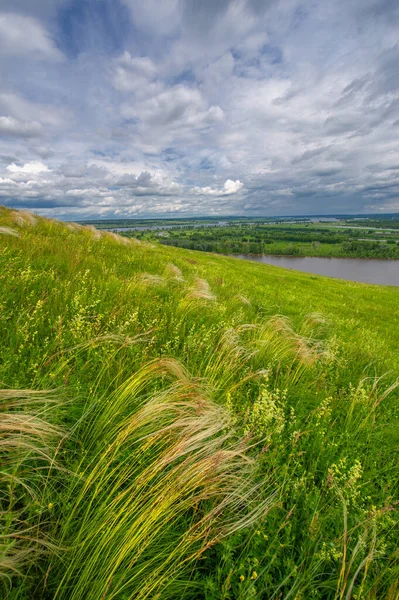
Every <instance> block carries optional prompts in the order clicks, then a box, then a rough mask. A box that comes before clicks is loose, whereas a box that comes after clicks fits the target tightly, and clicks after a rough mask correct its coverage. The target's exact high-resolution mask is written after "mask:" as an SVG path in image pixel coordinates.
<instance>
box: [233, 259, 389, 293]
mask: <svg viewBox="0 0 399 600" xmlns="http://www.w3.org/2000/svg"><path fill="white" fill-rule="evenodd" d="M235 256H236V257H237V258H243V259H246V260H253V261H255V262H261V263H266V264H268V265H275V266H277V267H284V268H285V269H295V270H296V271H303V272H305V273H314V274H316V275H326V276H327V277H336V278H339V279H347V280H349V281H360V282H363V283H377V284H379V285H395V286H399V260H382V259H374V258H373V259H366V258H324V257H323V258H322V257H319V256H266V255H263V256H256V255H247V254H238V255H237V254H236V255H235Z"/></svg>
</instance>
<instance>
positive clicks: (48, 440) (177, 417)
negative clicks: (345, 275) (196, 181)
mask: <svg viewBox="0 0 399 600" xmlns="http://www.w3.org/2000/svg"><path fill="white" fill-rule="evenodd" d="M234 227H237V228H238V227H239V226H238V225H234V226H233V229H234ZM226 229H227V227H226ZM265 229H266V226H265ZM302 229H303V228H302V226H301V225H298V226H296V229H295V230H296V231H298V230H299V231H300V232H302ZM308 229H309V230H310V231H311V232H312V235H313V231H315V230H316V228H315V227H314V226H309V228H308ZM184 231H186V230H184ZM212 231H213V230H212ZM282 231H284V232H285V226H284V228H283V229H282ZM292 231H294V226H292ZM208 232H211V229H209V230H207V231H206V233H207V234H208ZM288 234H290V232H288ZM140 235H141V238H142V239H141V240H136V239H129V238H128V237H122V236H119V235H115V234H113V233H109V232H104V231H98V230H96V229H94V228H92V227H90V226H85V227H82V226H80V225H76V224H65V223H61V222H57V221H51V220H46V219H42V218H39V217H33V216H32V215H30V214H29V213H25V212H17V211H11V210H8V209H0V265H1V267H0V278H1V282H0V312H1V320H0V331H1V341H2V344H1V346H0V381H1V387H2V388H3V390H2V391H1V392H0V402H1V407H2V419H1V423H0V436H1V437H0V458H1V463H2V472H1V475H0V477H1V479H0V486H1V495H0V508H1V511H2V522H1V528H2V529H1V531H2V533H1V535H2V538H1V539H2V552H3V556H2V557H1V556H0V567H1V571H0V572H1V574H2V588H0V589H1V590H2V594H3V596H2V597H4V598H10V599H11V600H32V599H33V600H35V599H37V600H39V599H44V600H47V599H48V600H50V599H51V600H53V599H59V600H82V599H83V598H84V599H88V600H100V599H103V598H104V599H105V598H106V599H107V600H109V599H111V598H115V599H118V600H119V599H121V600H125V599H139V600H141V599H151V600H152V599H155V598H158V599H160V600H164V599H170V600H175V599H184V600H185V599H192V600H201V599H203V600H220V599H221V598H223V599H226V600H247V599H255V600H265V599H267V600H271V599H277V598H281V599H285V598H287V599H288V598H291V599H292V600H293V599H295V600H307V599H308V598H309V599H313V598H315V599H320V600H338V599H339V600H341V599H342V600H343V599H346V600H350V599H353V600H363V599H366V600H380V599H387V600H396V598H397V597H398V594H399V556H398V548H397V541H398V539H399V514H398V513H399V504H398V501H399V497H398V489H399V467H398V461H397V456H398V450H399V393H398V388H397V383H398V377H399V354H398V352H397V349H398V347H399V289H395V288H389V287H378V286H369V285H365V284H357V283H350V282H343V281H339V280H332V279H328V278H323V277H319V276H311V275H306V274H301V273H297V272H290V271H287V270H284V269H279V268H276V267H271V266H267V265H261V264H257V263H251V262H246V261H240V260H238V259H234V258H228V257H226V256H221V255H216V254H208V253H205V252H197V251H193V250H189V249H183V248H177V247H173V246H166V245H164V244H163V243H162V244H160V243H154V240H161V241H162V242H163V241H164V240H163V239H162V238H159V236H158V237H156V236H155V234H154V233H151V234H148V233H145V232H143V233H142V234H140ZM280 235H281V234H280ZM298 235H299V234H298ZM322 235H324V234H322ZM325 235H326V236H327V237H328V236H330V235H341V234H337V233H333V234H332V233H328V234H325ZM343 235H344V234H343ZM149 237H151V239H148V238H149ZM361 237H364V236H363V234H362V236H361ZM165 239H168V238H165ZM169 239H170V238H169ZM245 243H249V244H250V243H251V242H250V241H249V242H245ZM289 243H292V242H289ZM296 243H297V242H296ZM307 243H309V242H307ZM341 243H342V242H338V244H341ZM310 244H312V242H310ZM332 245H333V246H334V247H335V246H336V244H332ZM387 245H388V244H387Z"/></svg>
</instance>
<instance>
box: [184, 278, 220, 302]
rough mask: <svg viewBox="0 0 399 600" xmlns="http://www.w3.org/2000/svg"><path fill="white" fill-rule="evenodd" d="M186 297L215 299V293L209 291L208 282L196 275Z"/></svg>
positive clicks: (190, 298) (191, 298)
mask: <svg viewBox="0 0 399 600" xmlns="http://www.w3.org/2000/svg"><path fill="white" fill-rule="evenodd" d="M187 298H188V299H189V300H210V301H214V300H216V296H215V294H214V293H213V292H212V291H211V288H210V285H209V283H208V282H207V281H206V280H205V279H201V278H200V277H196V279H195V280H194V283H193V285H192V286H191V288H190V290H189V292H188V294H187Z"/></svg>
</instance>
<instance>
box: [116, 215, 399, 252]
mask: <svg viewBox="0 0 399 600" xmlns="http://www.w3.org/2000/svg"><path fill="white" fill-rule="evenodd" d="M365 222H366V223H367V221H365ZM373 222H374V223H375V222H376V221H373ZM398 222H399V221H398ZM350 223H351V221H336V222H334V223H324V222H317V223H313V222H302V223H296V222H289V221H286V222H283V223H278V224H277V223H265V222H238V221H237V220H233V219H232V220H230V221H229V222H223V223H219V224H218V223H212V224H211V223H208V224H205V223H199V222H196V223H189V224H185V225H182V224H180V225H175V226H171V225H170V224H168V222H167V221H164V222H163V224H162V223H159V224H158V225H157V226H152V227H151V228H148V227H147V226H145V225H144V226H141V228H140V230H138V231H129V229H126V230H125V231H123V235H126V236H129V235H134V236H136V237H138V238H139V239H145V240H147V241H160V242H161V243H162V244H164V245H171V246H178V247H180V248H186V249H190V250H203V251H206V252H217V253H220V254H270V255H287V256H326V257H332V256H335V257H357V258H396V259H398V258H399V230H396V229H395V228H391V229H379V228H376V227H374V228H373V227H369V226H367V225H366V226H363V227H361V226H360V225H356V226H353V227H352V226H351V224H350ZM392 223H396V221H395V220H394V219H392Z"/></svg>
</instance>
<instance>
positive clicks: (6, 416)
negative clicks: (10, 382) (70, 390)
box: [0, 390, 63, 593]
mask: <svg viewBox="0 0 399 600" xmlns="http://www.w3.org/2000/svg"><path fill="white" fill-rule="evenodd" d="M58 406H59V401H58V400H57V399H56V397H54V396H53V395H51V394H46V393H42V392H39V393H37V392H32V391H29V390H22V391H20V390H0V414H1V419H0V463H1V471H0V489H1V494H0V510H1V533H0V545H1V553H0V577H1V580H2V582H3V591H4V593H6V591H7V589H8V588H10V587H11V583H12V580H13V577H15V576H16V575H18V576H22V575H23V574H24V573H25V572H26V571H27V570H28V568H29V567H30V565H32V564H36V563H37V561H38V560H39V559H40V557H41V556H43V554H44V553H45V552H46V551H47V552H48V551H52V552H54V551H55V550H56V546H55V545H54V543H53V542H52V541H51V539H50V538H49V537H48V535H47V533H46V527H45V526H44V524H43V515H42V511H45V510H46V509H45V508H44V506H45V502H46V498H47V493H48V492H49V491H50V489H51V483H49V477H50V475H51V473H52V472H54V471H57V469H58V466H57V464H56V463H55V456H56V450H57V446H58V444H59V442H60V440H61V438H62V435H63V432H62V431H61V429H60V428H59V427H57V426H55V425H54V424H52V423H51V420H50V418H49V417H51V415H52V412H54V409H55V408H56V407H58ZM53 502H54V498H53ZM51 508H52V504H50V503H49V504H48V506H47V510H48V511H49V510H51Z"/></svg>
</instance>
